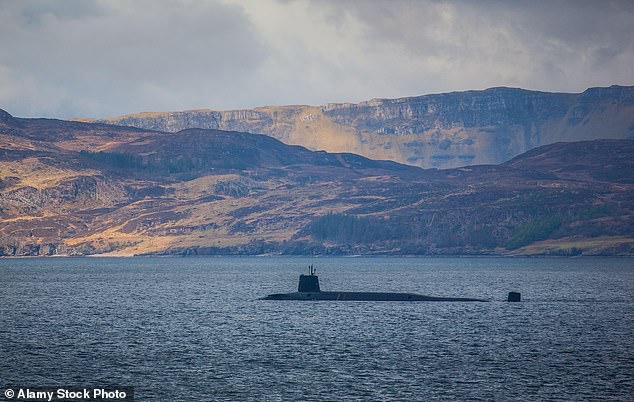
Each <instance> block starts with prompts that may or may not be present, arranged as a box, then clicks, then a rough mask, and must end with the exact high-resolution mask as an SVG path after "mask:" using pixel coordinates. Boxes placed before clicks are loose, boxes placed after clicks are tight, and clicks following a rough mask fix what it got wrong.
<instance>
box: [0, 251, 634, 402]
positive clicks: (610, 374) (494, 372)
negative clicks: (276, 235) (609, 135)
mask: <svg viewBox="0 0 634 402" xmlns="http://www.w3.org/2000/svg"><path fill="white" fill-rule="evenodd" d="M309 264H314V265H315V267H316V269H317V274H318V275H319V276H320V282H321V288H322V290H342V291H394V292H413V293H420V294H424V295H432V296H457V297H474V298H485V299H489V300H490V302H489V303H464V302H458V303H451V302H327V301H309V302H297V301H262V300H258V298H260V297H263V296H265V295H267V294H270V293H284V292H292V291H295V290H296V288H297V279H298V275H299V274H300V273H305V271H307V266H308V265H309ZM509 291H519V292H521V293H522V302H521V303H507V302H505V301H504V300H505V299H506V295H507V294H508V292H509ZM0 386H5V387H8V386H21V387H31V388H34V387H38V386H60V387H86V386H90V387H104V386H133V387H134V389H135V398H136V400H139V401H146V400H159V401H171V400H236V401H238V400H239V401H242V400H351V399H354V400H407V401H410V400H461V401H463V400H536V399H539V400H601V399H608V400H633V399H634V260H632V259H619V258H570V259H565V258H539V259H529V258H517V259H516V258H513V259H507V258H310V257H288V258H284V257H233V258H232V257H222V258H213V257H210V258H132V259H123V258H121V259H110V258H47V259H3V260H0Z"/></svg>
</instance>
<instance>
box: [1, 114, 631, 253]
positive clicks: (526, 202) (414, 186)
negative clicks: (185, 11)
mask: <svg viewBox="0 0 634 402" xmlns="http://www.w3.org/2000/svg"><path fill="white" fill-rule="evenodd" d="M0 124H1V125H0V255H5V256H16V255H86V254H102V255H134V254H182V255H191V254H267V253H283V254H427V255H438V254H443V255H454V254H475V255H481V254H487V255H517V254H520V255H523V254H555V255H578V254H584V255H632V254H634V165H633V162H632V161H634V141H632V140H593V141H582V142H573V143H556V144H552V145H548V146H544V147H540V148H536V149H533V150H531V151H529V152H527V153H525V154H522V155H520V156H518V157H516V158H514V159H511V160H510V161H507V162H505V163H503V164H499V165H478V166H470V167H463V168H455V169H446V170H438V169H430V170H424V169H420V168H417V167H413V166H408V165H402V164H398V163H395V162H390V161H375V160H371V159H367V158H365V157H362V156H358V155H354V154H345V153H339V154H333V153H327V152H324V151H319V152H315V151H310V150H308V149H306V148H303V147H300V146H291V145H286V144H284V143H282V142H280V141H278V140H276V139H274V138H271V137H269V136H265V135H255V134H247V133H241V132H226V131H221V130H210V129H187V130H183V131H180V132H177V133H168V132H160V131H152V130H146V129H138V128H131V127H120V126H113V125H105V124H93V123H82V122H69V121H60V120H51V119H22V118H15V117H12V116H10V115H9V114H8V113H6V112H1V111H0Z"/></svg>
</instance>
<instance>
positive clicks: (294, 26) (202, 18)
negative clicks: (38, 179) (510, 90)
mask: <svg viewBox="0 0 634 402" xmlns="http://www.w3.org/2000/svg"><path fill="white" fill-rule="evenodd" d="M613 84H618V85H634V1H631V0H623V1H610V0H596V1H584V0H566V1H562V0H559V1H558V0H550V1H539V0H537V1H536V0H532V1H528V0H527V1H487V0H480V1H468V0H464V1H431V0H430V1H422V0H421V1H406V0H390V1H388V0H385V1H378V0H376V1H372V0H364V1H361V0H359V1H353V0H349V1H346V0H297V1H292V0H252V1H248V0H209V1H203V0H198V1H194V0H136V1H129V0H122V1H116V0H104V1H99V0H65V1H46V0H42V1H39V0H38V1H36V0H0V108H1V109H4V110H6V111H8V112H9V113H11V114H13V115H15V116H20V117H56V118H74V117H109V116H117V115H121V114H127V113H137V112H141V111H176V110H187V109H200V108H210V109H216V110H227V109H243V108H252V107H256V106H265V105H288V104H310V105H319V104H324V103H329V102H359V101H363V100H369V99H371V98H398V97H405V96H415V95H423V94H428V93H440V92H449V91H461V90H470V89H485V88H489V87H496V86H511V87H521V88H525V89H532V90H543V91H556V92H582V91H583V90H584V89H586V88H589V87H593V86H609V85H613Z"/></svg>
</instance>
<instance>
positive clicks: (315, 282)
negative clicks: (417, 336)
mask: <svg viewBox="0 0 634 402" xmlns="http://www.w3.org/2000/svg"><path fill="white" fill-rule="evenodd" d="M260 300H333V301H335V300H336V301H439V302H487V301H488V300H483V299H472V298H466V297H435V296H424V295H419V294H416V293H392V292H337V291H335V292H322V291H321V289H320V288H319V277H318V276H317V275H316V271H315V268H314V267H313V266H312V265H309V266H308V275H304V274H301V275H299V285H298V287H297V292H293V293H274V294H270V295H268V296H266V297H263V298H261V299H260Z"/></svg>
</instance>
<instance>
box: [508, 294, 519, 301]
mask: <svg viewBox="0 0 634 402" xmlns="http://www.w3.org/2000/svg"><path fill="white" fill-rule="evenodd" d="M508 301H510V302H520V301H522V295H521V294H520V292H509V298H508Z"/></svg>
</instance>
